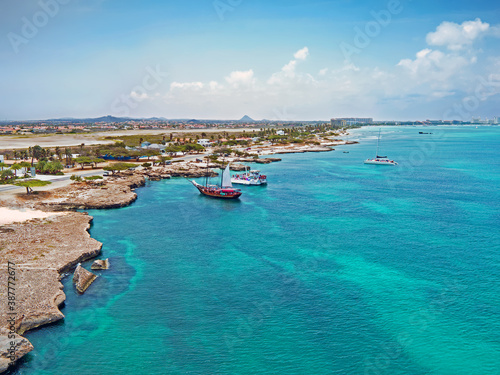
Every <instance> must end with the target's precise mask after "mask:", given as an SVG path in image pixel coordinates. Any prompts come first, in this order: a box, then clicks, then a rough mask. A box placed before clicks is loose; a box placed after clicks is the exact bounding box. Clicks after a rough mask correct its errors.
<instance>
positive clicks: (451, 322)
mask: <svg viewBox="0 0 500 375" xmlns="http://www.w3.org/2000/svg"><path fill="white" fill-rule="evenodd" d="M418 131H426V132H432V133H433V134H429V135H419V134H418ZM377 133H378V128H371V129H359V130H356V131H355V132H354V134H353V135H351V136H350V139H356V140H360V141H361V143H360V144H359V145H350V146H342V147H338V148H337V150H336V151H335V152H332V153H321V154H303V155H283V161H282V162H280V163H273V164H271V165H267V166H259V167H260V168H261V169H262V170H263V171H264V172H265V173H266V174H267V175H268V176H269V186H267V187H243V188H242V189H243V190H244V194H243V196H242V197H241V199H240V201H236V202H224V201H219V200H214V199H210V198H206V197H202V196H200V195H199V194H198V192H197V190H196V189H194V187H193V186H191V185H190V184H189V183H188V182H187V181H186V180H184V179H173V180H169V181H161V182H151V183H148V185H147V186H146V187H145V188H141V189H139V190H137V193H138V195H139V199H138V200H137V202H136V203H134V204H133V205H132V206H130V207H126V208H123V209H117V210H109V211H100V210H93V211H91V212H90V214H91V215H92V216H94V225H93V227H92V229H91V234H92V236H93V237H94V238H96V239H97V240H99V241H101V242H103V243H104V247H103V255H102V257H103V258H107V257H109V258H110V263H111V269H110V270H108V271H102V272H100V275H101V277H99V278H98V279H97V281H96V282H95V283H94V284H93V285H92V286H91V287H90V289H89V290H88V291H87V293H86V294H85V295H83V296H77V295H76V294H75V292H74V288H73V286H72V285H71V280H70V278H67V279H65V281H64V283H65V291H66V294H67V297H68V298H67V302H66V307H65V308H64V309H63V313H64V314H65V315H66V320H65V321H64V322H60V323H58V324H55V325H53V326H50V327H47V328H44V329H41V330H37V331H34V332H31V333H29V334H28V335H27V337H28V338H29V339H30V340H31V341H32V343H33V344H34V346H35V350H34V351H33V352H32V353H31V354H29V355H28V356H26V357H25V358H26V359H25V360H23V362H22V363H21V364H20V366H18V367H17V368H16V369H15V370H14V371H12V373H15V374H72V373H81V374H91V373H92V374H94V373H99V374H138V373H141V374H277V373H287V374H429V373H432V374H500V339H499V337H500V283H499V281H500V280H499V279H500V276H499V275H500V231H499V229H500V228H499V226H500V225H499V219H500V210H499V208H500V207H499V206H500V203H499V202H500V189H499V186H500V184H499V182H500V158H499V157H498V156H499V154H498V153H499V150H500V128H499V127H480V128H479V129H475V128H474V127H460V128H453V127H449V128H435V127H425V128H415V127H410V128H391V127H385V128H382V139H381V153H383V154H388V156H390V157H391V158H394V159H395V160H397V161H398V162H399V163H400V165H399V166H397V167H388V166H369V165H364V164H363V163H362V161H363V160H364V159H366V158H368V157H372V156H374V154H375V147H376V135H377ZM344 150H347V151H349V153H348V154H344V153H343V152H342V151H344ZM88 265H89V264H88ZM88 268H89V267H88Z"/></svg>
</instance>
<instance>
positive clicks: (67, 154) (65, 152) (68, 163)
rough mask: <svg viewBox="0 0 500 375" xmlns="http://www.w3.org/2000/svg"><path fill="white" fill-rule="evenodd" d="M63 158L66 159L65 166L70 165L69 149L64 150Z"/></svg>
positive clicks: (71, 155)
mask: <svg viewBox="0 0 500 375" xmlns="http://www.w3.org/2000/svg"><path fill="white" fill-rule="evenodd" d="M64 156H65V157H66V165H70V164H71V158H72V157H73V153H72V151H71V149H70V148H69V147H66V148H65V149H64Z"/></svg>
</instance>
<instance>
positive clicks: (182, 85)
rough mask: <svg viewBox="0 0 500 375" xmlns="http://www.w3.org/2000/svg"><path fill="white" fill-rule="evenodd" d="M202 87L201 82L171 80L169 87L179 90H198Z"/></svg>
mask: <svg viewBox="0 0 500 375" xmlns="http://www.w3.org/2000/svg"><path fill="white" fill-rule="evenodd" d="M203 87H204V84H203V82H184V83H181V82H172V83H171V84H170V89H171V90H175V89H180V90H186V89H189V90H200V89H202V88H203Z"/></svg>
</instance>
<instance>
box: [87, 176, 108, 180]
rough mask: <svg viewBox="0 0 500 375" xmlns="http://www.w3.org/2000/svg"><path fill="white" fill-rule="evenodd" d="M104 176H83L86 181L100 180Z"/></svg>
mask: <svg viewBox="0 0 500 375" xmlns="http://www.w3.org/2000/svg"><path fill="white" fill-rule="evenodd" d="M103 178H104V177H102V176H88V177H85V179H86V180H87V181H95V180H102V179H103Z"/></svg>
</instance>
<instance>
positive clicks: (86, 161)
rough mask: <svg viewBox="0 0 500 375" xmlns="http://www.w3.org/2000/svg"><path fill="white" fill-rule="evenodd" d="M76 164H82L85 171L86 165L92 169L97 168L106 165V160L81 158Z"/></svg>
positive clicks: (78, 158) (88, 157) (76, 160)
mask: <svg viewBox="0 0 500 375" xmlns="http://www.w3.org/2000/svg"><path fill="white" fill-rule="evenodd" d="M75 162H76V163H77V164H80V166H81V167H82V169H85V166H86V165H91V166H92V168H96V167H97V164H99V163H104V162H105V160H104V159H100V158H96V157H90V156H79V157H77V158H76V159H75Z"/></svg>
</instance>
